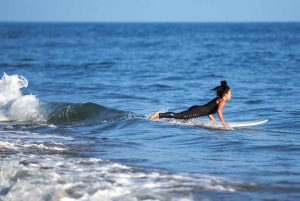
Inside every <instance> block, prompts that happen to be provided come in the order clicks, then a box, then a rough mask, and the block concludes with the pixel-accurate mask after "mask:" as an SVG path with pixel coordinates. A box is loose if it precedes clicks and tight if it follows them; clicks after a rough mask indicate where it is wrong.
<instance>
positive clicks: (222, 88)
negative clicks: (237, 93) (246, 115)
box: [212, 80, 230, 97]
mask: <svg viewBox="0 0 300 201" xmlns="http://www.w3.org/2000/svg"><path fill="white" fill-rule="evenodd" d="M212 90H213V91H216V93H217V96H218V97H223V95H224V94H225V93H227V92H228V91H229V90H230V87H229V86H228V85H227V82H226V80H223V81H221V85H220V86H217V87H215V88H213V89H212Z"/></svg>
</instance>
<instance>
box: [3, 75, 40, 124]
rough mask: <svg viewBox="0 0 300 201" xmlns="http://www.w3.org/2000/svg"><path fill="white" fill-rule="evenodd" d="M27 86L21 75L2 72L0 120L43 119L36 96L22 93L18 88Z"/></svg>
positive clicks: (24, 120)
mask: <svg viewBox="0 0 300 201" xmlns="http://www.w3.org/2000/svg"><path fill="white" fill-rule="evenodd" d="M27 86H28V81H27V79H26V78H24V77H23V76H18V75H16V74H15V75H11V76H9V75H7V74H6V73H4V75H3V77H2V79H1V80H0V121H13V122H26V121H44V118H43V115H42V114H41V112H40V102H39V100H38V99H37V98H36V96H35V95H23V94H22V92H21V90H20V89H21V88H24V87H27Z"/></svg>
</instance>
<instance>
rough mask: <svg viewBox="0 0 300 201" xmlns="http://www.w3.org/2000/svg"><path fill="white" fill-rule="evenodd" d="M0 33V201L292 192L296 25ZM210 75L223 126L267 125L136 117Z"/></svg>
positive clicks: (298, 176) (178, 100) (192, 95)
mask: <svg viewBox="0 0 300 201" xmlns="http://www.w3.org/2000/svg"><path fill="white" fill-rule="evenodd" d="M0 41H1V43H0V55H1V56H0V69H1V71H2V73H3V77H2V79H1V80H0V121H1V123H0V158H1V160H0V200H5V201H14V200H20V199H21V200H33V201H34V200H51V201H52V200H53V201H54V200H61V201H70V200H166V201H169V200H181V201H183V200H184V201H186V200H299V199H300V193H299V192H300V172H299V169H300V159H299V155H300V135H299V126H300V121H299V116H300V110H299V109H300V102H299V98H300V97H299V78H300V77H299V75H300V24H299V23H272V24H264V23H262V24H252V23H248V24H247V23H246V24H151V23H150V24H109V23H108V24H75V23H74V24H51V23H40V24H39V23H32V24H31V23H23V24H22V23H1V24H0ZM5 73H6V74H5ZM221 80H227V82H228V84H229V85H230V87H231V89H232V100H231V101H228V102H227V104H226V106H225V108H224V111H223V112H224V117H225V120H226V121H228V122H235V121H247V120H256V119H269V121H268V122H267V123H265V124H262V125H258V126H253V127H243V128H235V129H234V130H231V129H224V128H223V127H221V126H220V125H214V124H212V123H211V122H209V120H208V118H207V117H202V118H197V119H192V120H189V121H180V120H170V119H160V120H157V121H149V120H148V118H149V117H150V116H151V115H152V114H153V113H154V112H155V111H160V112H165V111H182V110H185V109H187V108H189V107H190V106H191V105H201V104H204V103H206V102H208V101H209V100H211V99H212V98H214V97H215V94H214V93H213V92H212V91H211V90H210V89H211V88H213V87H215V86H217V85H219V83H220V81H221ZM215 118H216V119H218V118H217V115H215Z"/></svg>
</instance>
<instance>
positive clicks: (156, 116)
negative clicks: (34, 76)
mask: <svg viewBox="0 0 300 201" xmlns="http://www.w3.org/2000/svg"><path fill="white" fill-rule="evenodd" d="M157 118H159V113H158V112H155V113H154V114H153V116H152V117H151V118H150V119H149V120H154V119H157Z"/></svg>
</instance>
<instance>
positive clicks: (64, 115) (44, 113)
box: [0, 73, 126, 124]
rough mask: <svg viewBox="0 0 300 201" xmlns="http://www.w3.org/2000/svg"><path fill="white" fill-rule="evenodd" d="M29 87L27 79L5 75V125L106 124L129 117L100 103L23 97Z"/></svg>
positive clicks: (1, 115)
mask: <svg viewBox="0 0 300 201" xmlns="http://www.w3.org/2000/svg"><path fill="white" fill-rule="evenodd" d="M27 86H28V81H27V80H26V78H24V77H23V76H18V75H11V76H9V75H7V74H5V73H4V76H3V77H2V79H1V80H0V121H1V122H14V123H18V122H33V123H37V122H38V123H41V122H47V123H52V124H53V123H72V122H80V121H97V122H101V121H103V122H105V121H107V120H112V119H117V118H121V117H122V116H124V115H125V114H126V113H125V112H123V111H119V110H115V109H111V108H107V107H104V106H101V105H98V104H96V103H59V102H58V103H56V102H41V101H39V99H38V98H37V97H36V96H35V95H23V94H22V92H21V91H20V89H21V88H23V87H27Z"/></svg>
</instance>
